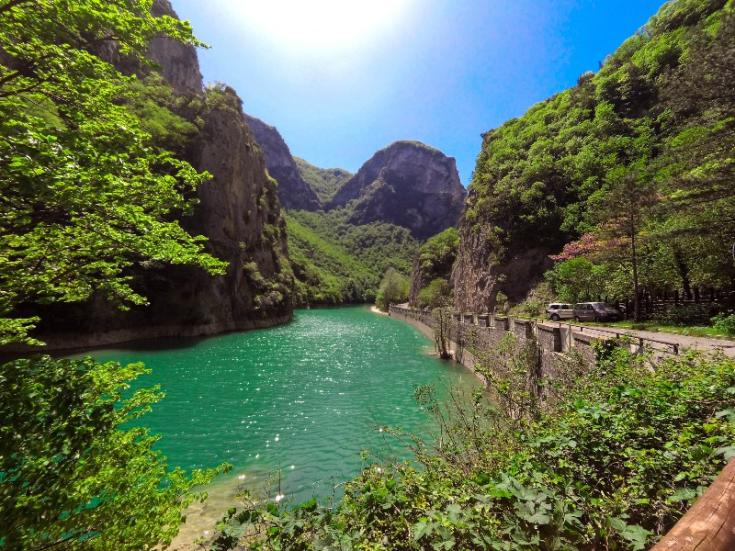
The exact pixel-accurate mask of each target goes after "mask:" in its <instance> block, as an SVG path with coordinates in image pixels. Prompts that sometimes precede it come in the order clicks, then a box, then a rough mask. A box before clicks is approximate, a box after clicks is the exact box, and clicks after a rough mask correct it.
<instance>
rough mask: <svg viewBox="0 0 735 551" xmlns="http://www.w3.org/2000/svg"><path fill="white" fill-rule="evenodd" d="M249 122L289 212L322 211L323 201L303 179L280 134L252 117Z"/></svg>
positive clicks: (247, 118)
mask: <svg viewBox="0 0 735 551" xmlns="http://www.w3.org/2000/svg"><path fill="white" fill-rule="evenodd" d="M245 121H246V122H247V124H248V126H249V127H250V130H251V131H252V133H253V136H254V137H255V140H256V141H257V142H258V144H259V145H260V148H261V149H262V151H263V156H264V157H265V165H266V167H267V168H268V172H269V173H270V175H271V176H272V177H273V178H275V180H276V181H277V182H278V197H279V198H280V200H281V204H282V205H283V206H284V207H285V208H287V209H301V210H319V209H320V208H321V203H320V201H319V198H318V197H317V195H316V193H315V192H314V190H313V189H311V187H310V186H309V184H307V183H306V182H305V181H304V179H303V178H302V177H301V173H300V172H299V168H298V166H296V161H295V160H294V158H293V157H292V156H291V151H290V150H289V148H288V145H286V142H285V141H284V140H283V137H282V136H281V134H280V133H279V132H278V130H277V129H276V128H275V127H273V126H269V125H267V124H266V123H264V122H263V121H261V120H260V119H256V118H255V117H251V116H250V115H245Z"/></svg>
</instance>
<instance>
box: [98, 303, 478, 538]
mask: <svg viewBox="0 0 735 551" xmlns="http://www.w3.org/2000/svg"><path fill="white" fill-rule="evenodd" d="M431 347H432V343H431V341H430V340H429V339H427V338H426V337H425V336H423V335H421V334H420V333H419V332H418V331H417V330H416V329H414V328H413V327H411V326H409V325H408V324H405V323H403V322H401V321H397V320H393V319H390V318H388V317H385V316H379V315H376V314H373V313H371V312H370V311H369V310H368V309H367V308H366V307H345V308H334V309H315V310H300V311H297V312H296V313H295V316H294V321H293V322H292V323H290V324H288V325H284V326H281V327H276V328H272V329H264V330H257V331H251V332H246V333H233V334H228V335H223V336H219V337H214V338H208V339H202V340H197V341H178V340H171V341H162V342H161V341H159V342H158V343H157V344H156V345H155V346H145V345H136V346H132V347H130V348H126V349H118V350H102V351H95V352H94V353H93V356H94V357H95V358H97V359H100V360H116V361H120V362H124V363H129V362H134V361H143V362H145V364H146V366H147V367H149V368H150V369H152V373H151V374H150V375H145V376H143V377H141V378H140V379H139V380H138V381H136V383H135V387H136V388H140V387H147V386H151V385H154V384H159V385H160V386H161V387H162V390H163V391H164V392H165V393H166V397H165V398H164V399H163V400H162V401H161V402H160V403H159V404H157V405H156V406H155V407H154V410H153V412H151V413H150V414H147V415H146V416H145V417H144V418H143V420H142V422H143V423H144V424H145V425H146V426H148V427H150V429H151V430H152V431H153V432H154V433H158V434H160V435H161V436H162V438H161V440H160V442H159V444H158V446H159V448H160V449H161V451H162V452H163V453H164V454H165V455H166V456H167V458H168V461H169V464H170V465H171V466H180V467H183V468H185V469H192V468H197V467H214V466H216V465H218V464H220V463H223V462H228V463H231V464H232V465H233V466H234V469H233V471H232V472H231V473H230V474H228V475H224V477H222V478H221V479H220V480H218V481H216V482H215V483H214V484H213V486H212V488H210V491H209V493H210V496H211V498H210V500H209V503H207V505H206V506H204V507H202V508H200V509H199V510H196V511H195V513H196V514H193V515H191V517H192V518H193V520H191V521H190V522H189V526H188V528H187V530H185V533H184V534H183V536H184V537H187V538H190V537H191V533H192V532H193V533H200V532H201V531H203V530H204V529H206V528H207V525H209V526H210V527H211V525H212V524H211V523H212V522H213V521H214V520H215V519H216V518H218V517H219V516H220V515H221V514H222V512H223V511H224V510H226V508H227V507H228V506H229V505H232V501H233V499H234V495H235V493H236V490H237V488H238V487H239V486H245V487H250V488H258V489H259V491H262V492H263V494H264V496H266V497H267V496H268V495H269V494H274V495H275V494H276V493H278V488H277V485H278V482H277V481H278V480H279V479H280V487H281V489H280V493H282V494H284V495H285V496H286V500H287V501H292V502H299V501H303V500H305V499H309V498H310V497H312V496H317V497H319V498H320V499H322V500H328V499H329V498H330V497H332V496H339V495H340V493H341V491H340V484H341V483H343V482H345V481H347V480H349V479H350V478H353V477H354V476H355V475H357V474H358V473H359V472H360V469H361V467H362V460H361V457H360V452H361V451H362V450H369V451H370V452H371V454H372V456H373V457H374V458H378V459H382V460H392V459H396V458H405V457H407V450H406V448H405V447H404V446H402V445H401V444H400V443H399V442H397V441H396V440H395V439H393V438H392V437H388V436H387V434H386V433H385V432H384V431H383V430H381V428H383V427H387V426H389V427H398V428H401V429H403V430H405V431H408V432H412V433H417V434H422V435H429V434H430V433H431V431H432V428H433V427H434V425H433V422H432V419H431V418H430V417H429V416H428V414H427V413H426V412H425V411H423V410H422V408H421V407H420V406H419V405H418V404H417V403H416V402H415V400H414V390H415V388H416V387H418V386H420V385H433V386H434V387H435V388H436V389H437V391H438V393H439V395H440V396H441V395H445V394H446V393H447V391H448V389H449V388H450V387H456V386H460V387H464V388H466V389H470V388H473V387H475V386H476V385H477V382H476V380H475V378H474V376H473V375H472V374H471V373H469V372H468V371H467V370H465V369H464V368H462V367H460V366H457V365H456V364H450V363H447V362H441V361H439V360H437V359H436V358H434V357H432V356H431V354H430V353H431ZM271 497H273V496H271ZM196 517H198V521H197V518H196Z"/></svg>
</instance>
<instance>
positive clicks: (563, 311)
mask: <svg viewBox="0 0 735 551" xmlns="http://www.w3.org/2000/svg"><path fill="white" fill-rule="evenodd" d="M546 313H547V314H548V315H549V319H552V320H554V321H559V320H570V319H572V318H573V317H574V307H573V306H572V305H571V304H567V303H565V302H552V303H551V304H549V306H548V307H547V308H546Z"/></svg>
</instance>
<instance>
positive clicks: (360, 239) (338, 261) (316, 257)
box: [286, 211, 418, 304]
mask: <svg viewBox="0 0 735 551" xmlns="http://www.w3.org/2000/svg"><path fill="white" fill-rule="evenodd" d="M346 217H347V212H345V211H332V212H329V213H323V212H307V211H289V213H288V214H287V217H286V218H287V220H288V244H289V253H290V255H291V261H292V265H293V271H294V276H295V278H296V282H297V283H296V301H297V304H341V303H359V302H372V301H373V300H375V293H376V291H377V289H378V285H379V283H380V280H381V278H382V277H383V274H384V273H385V272H386V271H388V269H390V268H394V269H396V270H398V271H399V272H401V273H403V274H405V275H408V274H409V273H410V263H411V259H412V258H413V257H414V256H415V255H416V252H417V250H418V243H417V242H416V240H415V239H414V238H413V237H412V236H411V233H410V232H409V231H408V230H407V229H406V228H402V227H400V226H394V225H392V224H386V223H383V222H374V223H372V224H366V225H361V226H355V225H353V224H350V223H348V222H347V221H346Z"/></svg>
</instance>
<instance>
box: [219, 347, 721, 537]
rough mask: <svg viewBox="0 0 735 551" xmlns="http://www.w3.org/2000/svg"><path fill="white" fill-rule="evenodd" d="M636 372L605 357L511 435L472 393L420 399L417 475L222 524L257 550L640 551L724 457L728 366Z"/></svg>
mask: <svg viewBox="0 0 735 551" xmlns="http://www.w3.org/2000/svg"><path fill="white" fill-rule="evenodd" d="M649 367H650V366H649V365H648V363H647V359H646V358H642V357H637V356H634V355H631V354H630V353H628V352H627V351H625V350H622V349H614V350H610V351H608V353H607V354H604V355H602V356H601V359H600V362H599V364H598V365H597V366H596V367H594V368H592V371H591V373H589V374H588V376H587V377H576V378H575V379H573V386H572V387H571V388H569V389H568V392H567V395H566V397H565V399H564V400H562V401H561V402H559V403H558V404H557V405H555V406H554V407H551V408H550V409H547V410H545V411H543V412H542V413H541V415H540V417H539V418H538V419H537V420H536V421H530V422H528V423H524V424H522V425H520V427H522V430H521V429H519V428H518V427H519V425H517V424H514V423H507V422H505V421H504V419H505V417H504V416H503V415H502V414H501V413H500V412H499V411H498V410H496V409H494V408H493V407H492V405H491V404H490V403H489V402H488V401H487V400H486V399H484V398H483V396H482V394H475V395H473V396H471V397H465V398H464V400H462V399H459V398H457V397H456V396H453V399H451V400H449V401H448V402H447V403H446V404H440V403H438V402H437V401H436V400H435V399H433V398H432V395H431V392H430V391H427V390H426V389H422V390H421V391H420V392H419V393H418V398H419V399H420V400H421V403H422V405H423V406H424V407H426V409H427V410H428V411H430V412H432V413H433V414H434V415H435V416H436V417H437V419H438V421H439V424H440V427H441V430H440V434H441V437H440V438H437V440H436V441H435V442H421V441H417V442H416V450H417V459H418V461H419V462H420V464H421V468H417V467H416V465H415V464H413V463H402V464H397V465H393V466H389V467H385V466H377V465H373V466H366V468H365V470H364V471H363V473H362V474H361V476H360V477H358V478H357V479H356V480H354V481H352V482H351V483H349V484H347V486H346V488H345V497H344V499H343V500H342V501H341V502H340V503H339V504H338V506H337V508H336V510H331V509H323V508H320V507H318V506H316V505H315V504H313V503H312V504H310V505H309V507H308V512H307V509H304V508H301V509H297V510H296V511H283V510H277V509H275V508H273V507H271V508H270V509H269V510H268V511H263V510H262V509H257V508H256V509H252V510H245V511H242V512H240V513H238V514H237V515H235V514H234V513H233V515H230V519H229V520H230V523H235V524H238V523H240V524H244V529H245V530H246V532H245V533H248V534H261V535H262V539H261V540H258V541H249V542H248V543H249V544H251V547H255V548H259V547H260V548H268V549H271V548H277V549H286V548H288V549H320V548H360V549H385V548H400V549H415V550H420V549H514V550H515V549H518V550H524V549H525V550H529V551H530V550H532V549H534V550H535V549H540V548H543V549H552V548H553V549H579V548H582V549H633V550H639V549H644V548H647V547H649V546H650V545H652V544H653V543H654V542H655V541H656V540H657V539H658V538H659V536H660V535H662V534H664V533H665V532H667V531H668V530H669V529H670V528H671V526H673V524H674V523H675V522H676V521H677V520H678V519H679V518H680V517H681V516H682V515H683V513H684V512H685V511H686V509H687V508H688V506H689V505H690V504H691V503H692V502H693V500H694V499H696V497H697V496H698V495H699V494H700V493H701V492H702V491H703V490H704V488H706V487H707V486H708V485H709V484H710V483H711V482H712V480H713V479H714V478H715V476H716V475H717V474H718V472H719V471H720V470H721V468H722V467H723V465H724V464H725V462H726V461H728V460H729V459H730V458H731V457H733V456H735V446H734V445H733V444H734V443H735V410H733V408H732V397H733V394H735V362H733V361H732V360H731V359H727V358H724V357H717V358H714V359H712V358H707V357H704V356H698V355H694V354H691V355H687V356H684V357H676V358H671V359H667V360H665V361H662V362H660V363H659V364H658V365H657V367H656V370H655V371H651V370H650V369H649ZM437 436H439V435H437ZM236 519H239V520H236ZM376 543H377V545H376Z"/></svg>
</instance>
